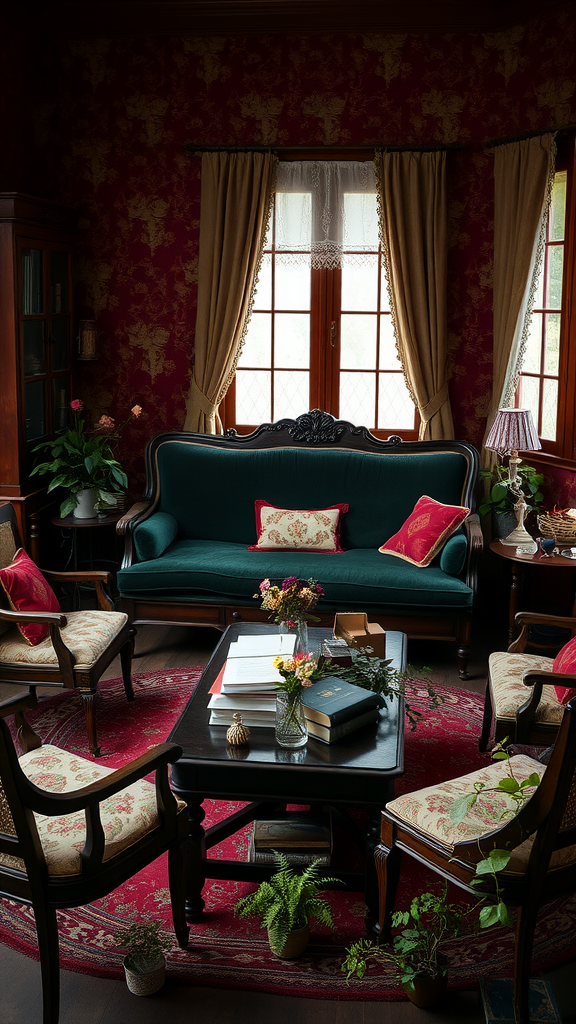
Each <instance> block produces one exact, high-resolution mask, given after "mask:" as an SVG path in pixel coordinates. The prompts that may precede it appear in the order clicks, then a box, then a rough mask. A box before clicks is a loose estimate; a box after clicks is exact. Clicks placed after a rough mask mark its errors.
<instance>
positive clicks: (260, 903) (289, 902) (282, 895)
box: [234, 850, 339, 949]
mask: <svg viewBox="0 0 576 1024" xmlns="http://www.w3.org/2000/svg"><path fill="white" fill-rule="evenodd" d="M274 862H275V864H276V866H277V868H278V870H277V871H276V872H275V873H274V874H273V875H272V877H271V879H270V881H269V882H261V883H260V885H259V886H258V888H257V889H256V891H255V892H252V893H249V894H248V896H243V897H242V899H240V900H238V902H237V903H236V906H235V907H234V910H235V912H236V913H237V914H239V916H240V917H259V918H260V923H261V926H262V928H267V929H268V932H269V934H270V939H271V944H273V945H274V946H275V947H277V948H279V949H280V948H283V947H284V946H285V944H286V939H287V937H288V934H289V932H292V931H296V930H297V929H298V928H304V927H305V926H306V925H307V924H308V922H309V921H310V918H312V917H314V918H316V920H317V921H320V923H321V924H325V925H327V926H328V927H329V928H334V927H335V925H334V921H333V919H332V911H331V909H330V905H329V904H328V903H327V902H326V900H325V899H323V898H322V896H320V895H319V891H320V889H322V887H324V886H326V885H329V884H333V883H335V882H338V881H339V879H337V878H326V877H323V876H321V875H320V871H319V868H318V863H317V861H314V862H313V863H312V864H308V865H307V866H306V867H305V868H304V870H303V871H302V872H297V871H295V870H294V868H293V867H292V865H291V864H290V862H289V861H288V858H287V857H286V856H285V854H283V853H278V852H277V851H276V850H275V851H274Z"/></svg>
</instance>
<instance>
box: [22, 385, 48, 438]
mask: <svg viewBox="0 0 576 1024" xmlns="http://www.w3.org/2000/svg"><path fill="white" fill-rule="evenodd" d="M45 434H46V399H45V395H44V381H43V380H37V381H33V382H31V383H30V384H27V385H26V440H27V441H36V440H40V439H41V438H42V437H44V435H45Z"/></svg>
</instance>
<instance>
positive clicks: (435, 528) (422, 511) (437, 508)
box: [378, 494, 470, 569]
mask: <svg viewBox="0 0 576 1024" xmlns="http://www.w3.org/2000/svg"><path fill="white" fill-rule="evenodd" d="M469 512H470V509H469V508H464V507H462V506H461V505H445V504H443V503H442V502H440V501H435V499H434V498H430V497H429V496H428V495H427V494H423V495H422V497H420V498H418V501H417V502H416V504H415V505H414V508H413V510H412V512H411V513H410V515H409V516H408V518H407V520H406V522H405V523H403V524H402V526H401V527H400V529H399V530H398V532H397V533H395V534H394V536H393V537H389V538H388V540H387V541H385V543H384V544H382V546H381V547H380V548H378V550H379V551H380V553H381V554H383V555H394V557H395V558H403V559H405V561H407V562H412V564H413V565H417V566H419V568H421V569H424V568H427V566H429V565H430V562H432V561H433V559H434V557H435V556H436V555H437V554H438V553H439V552H440V551H441V550H442V548H443V547H444V544H445V543H446V541H447V540H448V538H449V537H450V536H451V535H452V534H453V533H454V532H455V530H457V529H458V527H459V526H460V523H461V522H462V521H463V520H464V519H465V518H466V516H467V515H468V514H469Z"/></svg>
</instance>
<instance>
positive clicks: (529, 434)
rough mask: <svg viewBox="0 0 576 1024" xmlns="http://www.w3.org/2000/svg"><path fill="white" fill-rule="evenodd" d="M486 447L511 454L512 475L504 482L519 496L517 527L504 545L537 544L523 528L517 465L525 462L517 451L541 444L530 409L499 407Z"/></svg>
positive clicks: (523, 500) (522, 496) (523, 503)
mask: <svg viewBox="0 0 576 1024" xmlns="http://www.w3.org/2000/svg"><path fill="white" fill-rule="evenodd" d="M484 447H485V448H489V449H490V450H491V451H495V452H498V454H499V455H500V456H504V455H509V456H510V460H509V463H508V469H509V474H510V476H509V479H508V480H507V481H505V482H506V483H507V485H508V488H509V489H510V490H511V491H512V493H513V494H515V495H516V497H517V501H516V504H515V505H514V512H515V513H516V523H517V526H516V529H515V530H513V531H512V533H510V534H509V535H508V536H507V537H506V538H505V539H504V540H503V541H502V544H509V545H510V546H515V545H524V544H534V539H533V537H531V536H530V534H529V533H528V531H527V530H526V529H525V527H524V517H525V515H526V497H525V494H524V491H523V490H522V482H521V480H520V476H519V474H518V466H519V465H520V463H521V462H522V459H520V458H519V457H518V451H519V450H522V451H532V452H535V451H538V449H539V448H541V447H542V445H541V444H540V438H539V437H538V432H537V430H536V427H535V425H534V420H533V419H532V413H531V412H530V409H499V410H498V412H497V413H496V416H495V417H494V422H493V424H492V426H491V427H490V430H489V431H488V437H487V438H486V440H485V442H484Z"/></svg>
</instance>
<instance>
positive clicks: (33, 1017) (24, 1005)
mask: <svg viewBox="0 0 576 1024" xmlns="http://www.w3.org/2000/svg"><path fill="white" fill-rule="evenodd" d="M475 635H476V644H475V647H474V649H473V656H472V659H471V665H470V679H469V680H468V681H467V683H462V682H460V680H459V679H458V674H457V671H456V665H455V652H454V648H453V647H452V645H449V644H433V643H427V642H423V641H421V642H412V643H411V644H410V646H409V651H408V657H409V661H410V663H411V664H413V665H415V666H422V665H428V666H430V667H431V669H432V672H433V681H434V682H435V683H436V684H437V685H440V684H441V685H453V686H465V687H466V688H467V689H470V690H474V691H476V692H483V689H484V682H485V672H486V659H487V652H488V651H489V650H496V649H499V650H503V649H505V647H504V646H503V645H504V643H505V638H504V633H503V631H495V629H494V626H493V624H492V623H490V622H486V623H484V624H482V623H479V624H478V626H477V628H476V631H475ZM218 636H219V634H218V633H217V632H216V631H215V630H211V629H191V628H185V627H174V628H167V627H152V626H146V627H141V629H140V630H139V633H138V638H137V645H136V659H135V663H134V672H135V673H138V672H147V671H150V670H152V669H159V668H160V669H161V668H177V667H186V666H191V665H202V664H205V663H206V661H207V660H208V658H209V657H210V654H211V651H212V650H213V647H214V645H215V643H216V642H217V640H218ZM106 675H107V677H112V676H116V675H120V667H119V664H118V663H115V664H113V665H112V666H111V668H110V670H109V671H108V673H107V674H106ZM3 696H4V694H3V693H2V694H0V697H3ZM71 699H75V698H74V697H71ZM573 975H574V967H570V966H569V967H564V968H559V969H557V970H555V971H552V972H550V973H549V974H548V975H547V977H548V978H549V979H550V980H551V982H552V985H553V988H554V992H555V995H556V999H557V1002H558V1006H559V1009H560V1013H561V1015H562V1021H563V1022H564V1024H576V995H575V991H576V989H575V986H574V983H573ZM0 979H1V981H0V1024H41V1021H42V1009H41V994H40V968H39V965H38V963H36V962H35V961H33V960H29V959H28V958H26V957H24V956H21V955H20V954H18V953H14V952H13V951H12V950H10V949H7V948H6V947H4V946H0ZM61 984H62V1009H61V1014H60V1024H160V1022H162V1024H164V1022H167V1021H169V1022H170V1024H190V1021H191V1020H194V1021H202V1024H244V1022H248V1021H250V1024H269V1021H270V1020H274V1024H294V1021H295V1020H297V1021H298V1024H417V1022H418V1024H425V1022H426V1021H430V1022H433V1024H462V1022H466V1024H483V1022H484V1014H483V1011H482V1009H481V1006H480V1001H479V996H478V994H477V993H476V992H463V993H458V992H455V993H450V994H449V996H448V998H447V1001H446V1003H445V1005H444V1006H443V1007H442V1009H441V1010H438V1011H434V1012H429V1011H423V1010H418V1009H417V1008H416V1007H414V1006H413V1005H412V1004H411V1003H408V1002H400V1003H398V1002H395V1003H386V1002H365V1003H361V1002H357V1001H351V1002H348V1001H340V1000H330V999H322V1000H313V999H299V998H295V997H291V996H277V995H266V994H260V993H256V992H239V991H237V990H234V989H230V990H226V989H210V988H201V987H196V986H193V985H179V984H176V983H172V984H171V983H170V982H168V983H167V984H166V986H165V988H164V989H163V990H162V992H161V993H158V995H156V996H152V997H150V998H148V999H141V998H138V997H137V996H133V995H131V994H130V993H129V992H128V989H127V988H126V985H125V984H124V982H123V981H107V980H103V979H101V978H92V977H89V976H86V975H81V974H74V973H71V972H69V971H62V972H61Z"/></svg>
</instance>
